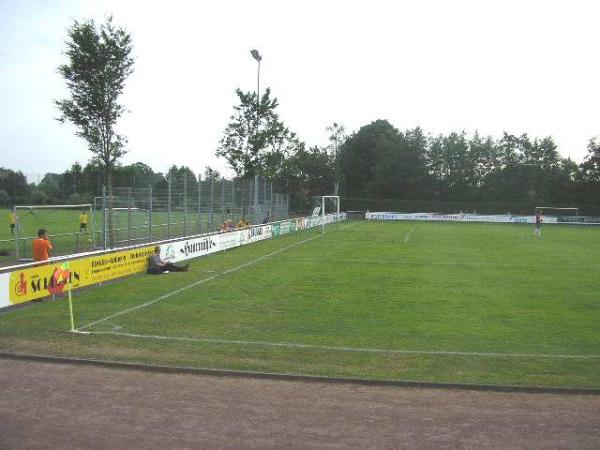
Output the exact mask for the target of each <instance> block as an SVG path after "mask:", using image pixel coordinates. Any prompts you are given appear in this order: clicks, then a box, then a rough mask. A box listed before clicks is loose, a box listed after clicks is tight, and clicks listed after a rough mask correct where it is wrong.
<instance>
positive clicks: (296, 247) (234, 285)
mask: <svg viewBox="0 0 600 450" xmlns="http://www.w3.org/2000/svg"><path fill="white" fill-rule="evenodd" d="M532 231H533V229H532V227H531V226H525V225H506V224H452V223H450V224H448V223H425V222H393V223H391V222H347V223H341V224H338V225H335V226H331V227H329V228H327V232H326V233H325V234H324V235H320V234H319V230H309V231H304V232H300V233H295V234H292V235H286V236H285V237H280V238H278V239H273V240H270V241H263V242H261V243H258V244H253V245H248V246H244V247H240V248H237V249H234V250H230V251H227V252H224V253H220V254H216V255H211V256H209V257H204V258H199V259H197V260H194V261H191V263H192V266H191V268H190V271H189V272H187V273H172V274H166V275H160V276H149V275H138V276H134V277H131V278H129V279H126V280H124V281H121V282H117V283H114V284H110V285H105V286H103V287H97V288H93V289H89V290H87V291H85V292H77V291H75V292H74V309H75V315H76V326H77V327H79V328H80V329H81V330H84V331H89V332H91V334H88V335H81V334H72V333H68V332H67V330H68V328H69V319H68V315H67V311H68V310H67V303H66V301H65V300H64V299H59V300H57V301H51V302H44V303H39V304H35V305H32V306H31V307H28V308H23V309H19V310H15V311H11V312H10V313H7V314H4V315H2V316H0V349H2V350H5V351H6V350H8V351H20V352H28V353H36V354H52V355H64V356H78V357H91V358H100V359H109V360H119V361H136V362H145V363H155V364H167V365H185V366H196V367H211V368H223V369H236V370H253V371H265V372H280V373H297V374H311V375H327V376H342V377H357V378H368V379H388V380H415V381H432V382H459V383H485V384H502V385H538V386H557V387H594V388H600V326H599V325H598V324H599V323H600V277H599V276H598V275H599V274H600V229H599V228H595V227H582V226H564V225H552V226H550V225H549V226H544V227H543V230H542V238H541V239H537V238H534V237H532Z"/></svg>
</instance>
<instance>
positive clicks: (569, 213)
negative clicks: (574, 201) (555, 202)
mask: <svg viewBox="0 0 600 450" xmlns="http://www.w3.org/2000/svg"><path fill="white" fill-rule="evenodd" d="M535 212H536V214H537V213H538V212H540V213H542V214H544V215H546V216H549V215H551V216H556V217H576V216H579V208H556V207H554V206H536V207H535Z"/></svg>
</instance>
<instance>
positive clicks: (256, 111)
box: [216, 88, 297, 178]
mask: <svg viewBox="0 0 600 450" xmlns="http://www.w3.org/2000/svg"><path fill="white" fill-rule="evenodd" d="M235 93H236V95H237V96H238V98H239V104H238V105H236V106H234V108H233V109H234V114H233V115H232V116H231V117H230V123H229V124H228V125H227V127H226V128H225V131H224V133H223V137H222V138H221V140H220V141H219V147H218V148H217V150H216V155H217V156H221V157H224V158H225V159H226V160H227V162H228V163H229V165H230V166H231V168H232V169H233V170H234V171H235V173H236V174H237V175H238V176H242V177H245V178H249V177H252V176H254V175H268V171H269V169H273V167H274V165H273V164H274V163H273V161H280V160H281V159H282V158H283V159H285V158H286V157H287V156H288V155H289V153H290V152H291V151H293V149H294V148H295V146H296V145H297V139H296V136H295V135H294V134H293V133H291V132H290V130H289V129H288V128H287V127H286V126H285V125H284V124H283V122H282V121H281V120H280V119H279V115H278V114H277V113H276V112H275V110H276V109H277V106H279V103H278V102H277V99H276V98H273V99H271V90H270V89H269V88H267V89H266V91H265V93H264V94H263V95H262V97H261V98H260V102H259V104H258V107H257V100H256V99H257V96H256V94H255V93H254V92H243V91H242V90H240V89H236V91H235Z"/></svg>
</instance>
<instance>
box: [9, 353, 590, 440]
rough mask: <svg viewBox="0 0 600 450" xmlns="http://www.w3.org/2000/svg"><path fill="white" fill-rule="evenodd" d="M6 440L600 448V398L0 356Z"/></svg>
mask: <svg viewBox="0 0 600 450" xmlns="http://www.w3.org/2000/svg"><path fill="white" fill-rule="evenodd" d="M0 414H1V415H0V448H2V449H13V448H106V449H117V448H140V449H142V448H143V449H154V448H156V449H163V448H261V449H263V448H282V449H289V448H317V447H318V448H344V449H346V448H361V449H364V448H427V449H443V448H452V449H454V448H471V449H480V448H503V449H505V448H526V449H536V448H539V449H565V448H571V449H578V450H580V449H598V448H600V396H591V395H590V396H582V395H555V394H523V393H489V392H471V391H458V390H439V389H431V390H429V389H408V388H397V387H372V386H357V385H344V384H327V383H307V382H290V381H274V380H258V379H256V380H255V379H242V378H233V377H224V378H221V377H213V376H202V375H193V374H189V375H188V374H166V373H156V372H144V371H137V370H123V369H112V368H106V367H97V366H86V365H72V364H64V365H60V364H52V363H44V362H32V361H18V360H8V359H0Z"/></svg>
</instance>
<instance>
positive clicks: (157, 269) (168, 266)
mask: <svg viewBox="0 0 600 450" xmlns="http://www.w3.org/2000/svg"><path fill="white" fill-rule="evenodd" d="M189 267H190V265H189V264H186V265H185V266H182V267H180V266H176V265H175V264H172V263H170V262H165V261H163V260H162V259H161V258H160V247H159V246H157V247H155V248H154V255H152V256H150V257H149V258H148V270H147V271H146V273H149V274H151V275H159V274H161V273H168V272H187V270H188V268H189Z"/></svg>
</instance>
